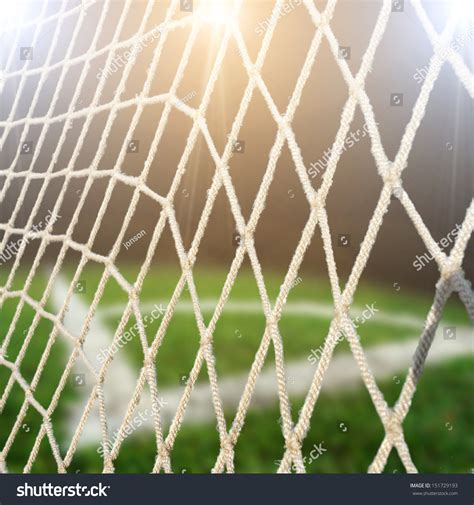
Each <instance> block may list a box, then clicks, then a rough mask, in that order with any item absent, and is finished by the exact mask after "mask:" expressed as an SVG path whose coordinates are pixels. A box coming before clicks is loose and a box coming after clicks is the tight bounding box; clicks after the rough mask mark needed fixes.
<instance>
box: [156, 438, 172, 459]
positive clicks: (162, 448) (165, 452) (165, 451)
mask: <svg viewBox="0 0 474 505" xmlns="http://www.w3.org/2000/svg"><path fill="white" fill-rule="evenodd" d="M169 454H170V450H169V447H168V446H167V444H166V442H163V443H161V444H160V445H159V447H158V456H159V458H160V459H161V460H163V459H167V458H168V457H169Z"/></svg>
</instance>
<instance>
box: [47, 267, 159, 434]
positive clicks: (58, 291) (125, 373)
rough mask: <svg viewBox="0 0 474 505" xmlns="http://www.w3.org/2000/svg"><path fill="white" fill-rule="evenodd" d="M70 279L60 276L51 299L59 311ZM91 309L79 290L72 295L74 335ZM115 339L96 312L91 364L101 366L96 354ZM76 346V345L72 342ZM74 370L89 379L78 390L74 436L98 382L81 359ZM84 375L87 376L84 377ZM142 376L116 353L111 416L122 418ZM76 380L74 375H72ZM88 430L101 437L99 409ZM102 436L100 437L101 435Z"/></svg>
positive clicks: (88, 343) (68, 318) (110, 377)
mask: <svg viewBox="0 0 474 505" xmlns="http://www.w3.org/2000/svg"><path fill="white" fill-rule="evenodd" d="M69 286H70V283H69V282H68V280H67V279H65V278H64V277H58V278H57V280H56V282H55V284H54V289H53V290H52V294H51V299H50V303H51V304H52V305H53V307H54V309H55V311H57V312H59V310H60V309H61V307H62V305H63V303H64V300H65V299H66V295H67V291H68V289H69ZM88 310H89V305H87V303H86V302H85V301H84V299H83V298H82V295H78V294H75V295H73V297H72V299H71V303H70V305H69V310H68V311H67V312H66V315H65V317H64V326H65V327H66V329H68V330H69V331H70V332H71V333H72V334H73V335H78V333H79V331H80V329H81V328H82V326H83V324H84V321H85V319H86V316H87V313H88ZM112 339H113V333H112V331H111V329H110V327H109V326H107V325H106V324H105V323H104V322H103V319H102V317H100V316H99V315H98V314H95V316H94V318H93V319H92V322H91V325H90V329H89V332H88V334H87V336H86V339H85V342H84V346H83V349H84V352H85V354H86V355H87V356H88V358H89V360H90V362H91V364H92V365H93V366H94V367H95V368H96V370H99V368H100V366H101V364H100V362H99V361H98V360H97V358H96V356H97V355H98V354H99V353H100V351H101V349H107V348H108V347H109V346H110V344H111V342H112ZM71 350H72V346H71ZM73 374H77V375H78V376H79V377H80V379H81V384H82V382H83V381H82V379H85V380H84V382H85V384H83V385H80V386H77V389H78V391H80V392H81V393H82V394H81V398H80V399H78V400H77V401H76V402H75V404H74V408H73V409H72V411H71V413H70V420H69V423H68V425H69V426H68V428H69V429H70V430H71V433H70V435H71V438H72V435H73V433H74V430H75V429H76V427H77V425H78V424H79V421H80V418H81V415H82V412H83V409H84V406H85V402H86V400H87V399H88V398H89V395H90V393H91V390H92V388H93V386H94V378H93V376H92V374H90V372H89V371H88V370H87V368H86V367H85V366H81V363H80V359H79V360H78V362H76V365H75V368H74V370H73ZM82 376H84V377H82ZM137 378H138V370H137V371H134V370H133V368H132V367H131V366H130V364H129V362H128V360H126V359H125V358H124V356H123V353H119V352H118V353H116V354H115V355H114V359H113V361H112V364H111V365H110V367H109V370H108V372H107V375H106V379H105V382H104V394H105V398H106V403H107V414H108V415H110V417H111V419H119V418H120V416H122V415H123V412H124V411H125V410H126V405H127V402H128V399H129V398H131V396H132V394H133V391H134V386H135V383H136V381H137ZM72 381H73V383H74V377H73V378H72ZM144 394H145V401H146V402H149V398H148V396H147V395H148V393H147V391H146V390H145V391H144ZM85 431H86V433H85V436H84V437H83V438H84V439H88V438H89V437H91V436H93V437H94V440H100V433H101V431H100V423H99V415H98V411H97V409H96V411H93V412H92V413H91V415H90V417H89V421H88V424H87V426H86V430H85ZM97 437H98V438H97Z"/></svg>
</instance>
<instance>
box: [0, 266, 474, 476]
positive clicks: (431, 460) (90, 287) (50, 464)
mask: <svg viewBox="0 0 474 505" xmlns="http://www.w3.org/2000/svg"><path fill="white" fill-rule="evenodd" d="M66 272H67V273H66V274H65V278H66V279H71V278H72V276H73V273H74V271H73V270H72V268H68V269H67V271H66ZM121 272H122V273H123V275H124V276H125V277H126V278H127V279H128V280H129V282H133V280H134V276H135V275H136V270H135V269H134V267H132V266H130V267H126V268H125V269H121ZM25 275H26V274H25V273H24V272H19V274H18V276H17V278H16V279H15V284H14V285H13V286H12V287H11V290H14V289H19V288H21V287H22V285H23V283H24V279H25ZM101 275H102V270H101V269H99V268H98V267H96V266H89V267H86V269H85V270H84V272H83V274H81V276H80V280H81V282H82V283H83V286H84V288H85V289H84V292H82V293H75V294H74V297H78V300H80V301H81V303H83V304H85V305H87V304H89V303H90V302H91V301H92V299H93V296H94V293H95V291H96V287H97V285H98V283H99V280H100V277H101ZM179 275H180V271H179V270H178V269H171V268H154V269H153V270H152V271H150V273H149V274H148V276H147V278H146V280H145V284H144V286H143V290H142V296H141V303H142V304H143V305H144V306H145V305H146V304H148V305H149V304H154V303H163V304H166V302H167V300H169V299H170V297H171V295H172V293H173V290H174V288H175V286H176V284H177V282H178V279H179ZM225 277H226V272H225V271H224V270H217V269H208V268H206V269H197V270H195V272H194V278H195V282H196V287H197V292H198V296H199V298H200V299H202V300H204V299H211V300H215V299H217V298H218V297H219V295H220V292H221V289H222V286H223V284H224V281H225ZM47 279H48V277H47V274H46V273H45V272H43V273H42V274H41V275H38V276H36V278H35V281H34V282H33V284H32V286H31V289H30V290H29V292H28V294H29V295H30V296H31V297H32V298H33V299H35V300H39V299H40V298H41V297H42V295H43V293H44V289H45V285H46V281H47ZM0 280H1V283H2V285H4V284H5V281H6V274H5V272H3V271H2V272H0ZM282 281H283V275H282V274H277V273H268V274H266V275H265V282H266V286H267V290H268V295H269V298H270V300H271V301H272V303H273V302H274V300H275V299H276V297H277V295H278V292H279V289H280V284H281V282H282ZM259 299H260V298H259V293H258V289H257V286H256V282H255V279H254V277H253V275H252V273H251V272H250V271H248V270H243V271H241V272H240V273H239V276H238V278H237V281H236V283H235V285H234V288H233V289H232V292H231V295H230V299H229V301H230V302H238V301H249V300H251V301H257V302H258V300H259ZM189 300H190V296H189V293H188V292H187V291H186V290H185V291H184V292H183V294H182V296H181V298H180V301H189ZM126 301H127V297H126V294H125V293H124V292H123V291H122V290H121V288H119V287H118V284H117V283H116V281H115V280H113V279H111V280H109V282H108V283H107V285H106V288H105V291H104V295H103V298H102V301H101V303H100V306H99V309H101V310H107V309H108V308H109V309H110V307H111V306H113V305H117V304H118V305H120V304H122V305H123V306H124V305H125V303H126ZM297 302H317V303H319V304H331V303H332V300H331V295H330V290H329V285H328V281H327V280H326V279H324V278H319V277H311V276H310V275H306V274H304V273H303V274H301V276H300V281H299V283H298V284H297V285H296V286H295V287H294V288H293V289H292V290H291V292H290V295H289V297H288V303H289V304H291V303H297ZM431 302H432V300H431V299H430V297H428V296H425V295H420V294H416V293H410V292H408V290H406V289H404V288H403V286H401V288H400V289H399V290H396V289H394V288H390V287H389V288H386V287H382V286H378V285H375V284H367V283H362V284H361V285H360V286H359V289H358V291H357V293H356V296H355V298H354V301H353V303H354V306H355V307H361V308H363V307H364V306H365V305H366V304H368V305H371V304H375V306H376V307H377V309H378V310H380V311H381V312H384V313H391V314H396V315H397V316H402V315H406V316H412V317H418V318H421V319H424V317H425V316H426V314H427V312H428V310H429V307H430V304H431ZM17 307H18V300H17V299H8V300H7V301H6V302H5V303H4V304H3V306H2V309H1V318H0V339H1V341H3V340H4V338H5V336H6V335H7V332H8V328H9V326H10V322H11V321H12V319H13V316H14V313H15V311H16V310H17ZM46 310H48V311H50V312H53V313H54V308H53V307H52V305H51V301H49V302H48V303H47V305H46ZM142 313H143V314H145V313H146V312H145V310H142ZM120 315H121V314H120V312H117V314H114V315H111V314H110V313H109V315H107V316H105V315H103V316H100V317H102V318H103V322H104V323H105V325H106V326H107V327H108V328H109V329H110V332H111V335H113V332H114V331H115V329H116V328H117V323H118V320H119V317H120ZM357 315H358V314H357V313H356V311H354V313H353V317H355V316H357ZM34 316H35V311H34V310H33V308H31V307H29V306H27V305H25V306H24V307H23V309H22V311H21V314H20V318H19V320H18V324H17V325H16V328H15V331H14V333H13V336H12V339H11V344H10V345H9V347H8V349H7V352H8V356H7V358H8V359H9V360H11V361H14V360H15V359H16V358H17V356H18V353H19V350H20V348H21V345H22V343H23V341H24V338H25V332H26V331H27V330H28V329H29V328H30V326H31V322H32V320H33V318H34ZM211 316H212V313H211V312H209V311H205V312H204V320H205V323H206V324H207V323H208V322H209V320H210V318H211ZM97 317H99V316H97ZM443 322H444V323H445V324H448V323H449V324H450V325H463V326H469V320H468V318H467V315H466V312H465V309H464V307H463V306H462V305H461V304H460V303H459V301H458V300H457V299H455V298H454V297H453V298H452V299H451V300H450V301H449V303H448V304H447V306H446V308H445V311H444V318H443ZM134 324H135V320H134V319H133V318H131V319H130V321H129V323H128V325H127V328H128V329H129V330H130V329H131V328H132V327H133V325H134ZM160 324H161V318H157V319H156V320H154V321H152V322H150V324H148V325H147V328H146V332H147V338H148V342H149V343H151V341H152V339H153V338H154V336H155V334H156V331H157V329H158V327H159V325H160ZM329 324H330V317H329V316H318V317H314V316H308V315H301V314H290V313H289V314H285V311H284V312H283V317H282V319H281V322H280V332H281V335H282V338H283V342H284V348H285V359H286V360H292V359H304V358H306V357H307V356H308V355H309V353H310V351H311V349H315V348H317V347H318V346H320V345H321V344H322V343H323V341H324V338H325V336H326V334H327V331H328V328H329ZM52 327H53V324H52V322H51V321H49V320H47V319H46V318H45V317H41V318H40V320H39V324H38V325H37V328H36V329H35V331H34V334H33V337H32V339H31V342H30V344H29V346H28V350H27V352H26V355H25V358H24V360H23V362H22V364H21V366H20V371H21V373H22V375H23V377H24V378H25V379H26V380H27V381H28V382H30V381H31V380H32V378H33V376H34V373H35V371H36V369H37V365H38V363H39V361H40V357H41V353H42V352H43V349H44V348H45V346H46V342H47V339H48V337H49V334H50V332H51V330H52ZM264 328H265V318H264V316H263V313H262V311H260V312H258V311H257V312H256V313H253V314H245V315H240V314H238V313H236V312H231V311H226V309H224V312H223V314H222V317H221V318H220V320H219V322H218V323H217V327H216V331H215V333H214V343H215V355H216V365H217V372H218V375H219V377H225V376H228V375H230V374H234V373H242V372H247V371H248V370H249V368H250V365H251V363H252V361H253V357H254V354H255V351H256V350H257V348H258V345H259V342H260V340H261V338H262V334H263V331H264ZM78 330H79V329H78ZM419 331H421V327H420V329H419ZM419 331H418V333H419ZM358 332H359V335H360V337H361V342H362V345H363V346H364V348H369V347H370V346H373V345H377V344H381V343H384V342H394V341H400V340H404V339H407V338H413V337H416V336H417V331H416V330H414V328H413V327H411V326H410V325H404V324H403V322H400V324H397V325H395V324H389V323H387V322H380V321H377V316H374V317H373V318H372V319H370V320H368V321H367V322H365V323H364V324H363V325H361V326H360V327H359V330H358ZM64 338H65V337H64V336H62V335H59V336H58V338H57V340H56V342H55V343H54V345H53V347H52V352H51V355H50V358H49V359H48V361H47V364H46V367H45V370H44V373H43V374H42V376H41V379H40V381H39V383H38V387H37V389H36V392H35V397H36V398H37V399H38V401H39V402H40V403H41V404H42V405H43V406H47V405H48V404H49V402H50V400H51V397H52V394H53V391H54V389H55V387H56V385H57V383H58V381H59V378H60V376H61V373H62V371H63V370H64V365H65V362H66V359H67V352H68V349H69V346H68V345H67V344H66V343H65V341H64ZM198 347H199V332H198V329H197V325H196V321H195V317H194V315H193V314H192V313H190V312H183V311H179V312H177V313H176V314H175V315H174V316H173V318H172V320H171V323H170V325H169V327H168V329H167V332H166V335H165V338H164V341H163V344H162V345H161V347H160V348H159V351H158V355H157V359H156V364H157V374H158V384H159V387H165V388H166V387H178V386H179V385H180V379H181V377H182V376H183V375H186V374H188V373H189V370H190V369H191V367H192V365H193V362H194V358H195V355H196V352H197V349H198ZM119 352H120V353H121V355H122V356H123V358H124V359H125V360H126V362H127V363H129V365H130V367H132V368H133V369H134V370H136V371H138V370H139V368H140V367H141V365H142V362H143V353H142V350H141V346H140V343H139V341H138V339H137V338H134V339H132V341H131V342H129V343H128V344H127V345H126V346H125V347H123V348H122V349H121V350H120V351H119ZM336 352H337V353H343V352H348V345H347V343H346V342H342V343H341V344H340V345H339V346H338V348H337V349H336ZM93 358H94V357H91V361H92V362H94V360H93ZM273 359H274V356H273V350H272V349H270V352H269V354H268V359H267V362H266V366H271V364H272V362H273ZM428 361H429V360H428ZM96 364H97V366H99V363H97V362H96ZM473 364H474V359H473V357H472V354H470V355H468V356H466V357H463V358H459V359H456V360H451V361H448V362H445V363H443V364H441V365H437V366H436V367H434V366H430V365H429V362H428V366H427V368H426V371H425V374H424V376H423V377H422V380H421V383H420V385H419V389H418V391H417V393H416V395H415V400H414V403H413V407H412V410H411V412H410V414H409V415H408V417H407V419H406V422H405V424H404V427H405V434H406V439H407V442H408V444H409V447H410V449H411V453H412V457H413V460H414V462H415V464H416V465H417V467H418V468H419V470H420V471H424V472H469V471H470V469H471V468H472V467H474V462H473V461H472V454H473V453H474V451H473V449H474V438H473V436H472V430H471V429H470V427H471V426H472V425H473V421H474V409H473V408H472V403H470V402H468V401H467V399H468V398H470V395H471V393H472V390H473V386H474V374H473V370H474V369H473ZM401 372H403V370H401ZM400 375H401V376H402V377H404V374H400ZM9 377H10V372H9V370H7V369H6V368H4V367H1V368H0V393H3V391H4V389H5V387H6V385H7V383H8V379H9ZM206 377H207V374H206V373H205V370H203V371H202V372H201V375H200V380H201V381H204V380H206ZM379 385H380V387H381V389H382V391H383V393H384V395H385V396H386V399H387V401H388V402H389V404H392V403H393V402H394V401H396V399H397V397H398V394H399V392H400V388H401V383H400V384H396V383H395V382H394V381H384V382H382V383H381V384H379ZM23 400H24V394H23V391H22V390H21V388H20V387H19V386H18V385H16V384H15V385H14V386H13V388H12V389H11V392H10V394H9V396H8V400H7V401H6V404H5V407H4V409H3V412H2V413H1V414H0V428H1V429H0V447H3V446H4V445H5V442H6V440H7V437H8V434H9V433H10V431H11V429H12V426H13V424H14V422H15V419H16V416H17V414H18V411H19V409H20V407H21V405H22V403H23ZM302 400H303V399H302V398H294V399H292V401H293V413H294V416H296V414H297V412H298V409H299V408H300V406H301V403H302ZM77 401H82V402H83V403H84V402H85V399H84V398H81V396H80V391H79V389H78V388H75V387H74V386H73V384H72V383H68V384H67V386H66V388H65V390H64V392H63V395H62V397H61V400H60V402H59V406H58V409H57V410H56V412H55V414H54V416H53V418H52V421H53V426H54V428H55V433H56V436H57V437H58V439H59V440H60V442H61V444H62V445H63V446H66V447H67V442H68V441H67V440H66V439H65V437H66V435H65V434H66V432H67V418H68V416H67V414H68V410H69V409H70V407H71V405H72V404H73V403H74V402H77ZM232 418H233V412H229V413H227V420H228V426H230V422H231V420H232ZM278 418H279V412H278V408H277V405H276V404H275V407H274V408H272V409H270V410H264V411H263V410H251V411H250V412H249V414H248V417H247V421H246V424H245V426H244V428H243V431H242V434H241V437H240V439H239V442H238V444H237V447H236V470H237V471H239V472H274V471H275V470H276V468H277V466H276V463H275V461H276V460H279V459H280V458H281V457H282V454H283V449H282V448H283V445H284V441H283V436H282V434H281V430H280V426H279V424H278ZM40 422H41V419H40V416H39V414H37V413H35V412H34V411H33V409H31V408H30V409H29V410H28V414H27V416H26V418H25V420H24V422H23V425H24V426H23V425H22V428H21V429H20V430H19V433H18V435H17V437H16V439H15V441H14V443H13V445H12V447H11V449H10V450H9V453H8V456H7V465H8V467H9V470H10V471H11V472H14V471H21V470H22V469H23V467H24V465H25V463H26V461H27V457H28V455H29V453H30V451H31V447H32V445H33V442H34V439H35V437H36V434H37V432H38V429H39V426H40ZM341 423H344V426H345V427H346V428H347V429H346V431H342V429H341ZM369 426H370V429H367V427H369ZM450 428H451V429H450ZM382 438H383V427H382V424H381V422H380V420H379V419H378V417H377V414H376V413H375V410H374V407H373V405H372V403H371V400H370V397H369V395H368V393H367V391H366V390H365V389H360V390H356V391H354V392H344V393H342V392H341V393H331V394H326V393H325V391H324V386H323V392H322V395H321V397H320V399H319V400H318V403H317V404H316V409H315V412H314V416H313V423H312V428H311V431H310V433H309V435H308V438H307V440H306V441H305V446H304V454H305V453H309V452H310V451H311V448H312V446H313V444H316V443H321V442H322V441H324V444H325V445H324V446H325V447H326V449H327V450H326V452H325V453H324V454H322V455H321V457H320V458H318V459H317V460H316V461H314V462H312V463H311V464H309V465H308V468H307V471H308V472H365V471H366V470H367V467H368V465H369V464H370V462H371V460H372V458H373V457H374V454H375V452H376V451H377V449H378V446H379V445H380V442H381V441H382ZM154 447H155V442H154V439H153V437H152V435H151V434H150V433H149V432H146V431H137V432H136V433H133V434H132V435H131V436H130V437H129V438H128V439H126V440H125V442H124V444H123V447H122V450H121V452H120V455H119V457H118V460H117V461H116V471H118V472H148V471H150V470H151V469H152V467H153V461H154V454H155V451H154ZM218 447H219V439H218V433H217V431H216V429H215V427H214V425H203V426H186V424H185V425H184V426H183V428H182V430H181V432H180V434H179V435H178V438H177V441H176V444H175V447H174V450H173V453H172V464H173V469H174V471H187V472H207V471H209V470H210V469H211V468H212V466H213V463H214V461H215V459H216V457H217V454H218ZM137 449H138V450H137ZM70 470H71V471H76V470H79V471H81V472H84V473H85V472H99V471H101V470H102V464H101V458H100V456H99V454H98V453H97V447H92V446H91V447H89V448H87V447H86V448H82V449H81V450H80V451H78V452H77V453H76V455H75V457H74V460H73V463H72V465H71V468H70ZM402 470H403V469H402V467H401V464H400V462H399V461H398V457H397V456H396V455H395V453H393V454H392V456H391V458H390V460H389V463H388V465H387V468H386V471H402ZM33 471H35V472H54V471H56V465H55V462H54V460H53V457H52V456H51V450H50V448H49V446H48V444H47V443H46V442H45V441H43V444H42V446H41V449H40V453H39V456H38V459H37V461H36V463H35V465H34V467H33Z"/></svg>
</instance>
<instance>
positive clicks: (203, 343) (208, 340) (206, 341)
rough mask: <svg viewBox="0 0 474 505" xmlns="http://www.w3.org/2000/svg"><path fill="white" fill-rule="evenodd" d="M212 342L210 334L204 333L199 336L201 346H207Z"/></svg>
mask: <svg viewBox="0 0 474 505" xmlns="http://www.w3.org/2000/svg"><path fill="white" fill-rule="evenodd" d="M211 344H212V335H208V334H206V335H204V336H203V337H202V338H201V347H207V346H209V345H211Z"/></svg>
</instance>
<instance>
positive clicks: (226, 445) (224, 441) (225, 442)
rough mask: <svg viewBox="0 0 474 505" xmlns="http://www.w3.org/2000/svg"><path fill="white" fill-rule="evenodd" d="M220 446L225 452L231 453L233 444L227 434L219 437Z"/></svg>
mask: <svg viewBox="0 0 474 505" xmlns="http://www.w3.org/2000/svg"><path fill="white" fill-rule="evenodd" d="M221 448H222V449H224V452H225V453H226V454H232V453H233V452H234V444H233V443H232V441H231V439H230V436H229V435H227V436H225V437H222V438H221Z"/></svg>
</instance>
